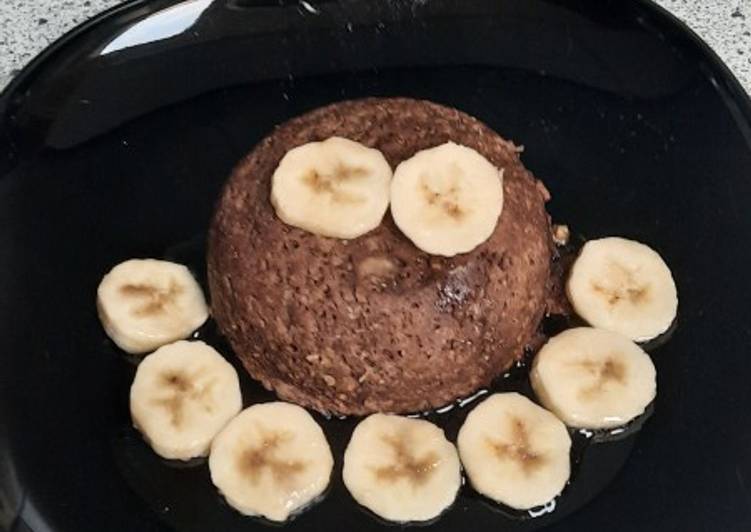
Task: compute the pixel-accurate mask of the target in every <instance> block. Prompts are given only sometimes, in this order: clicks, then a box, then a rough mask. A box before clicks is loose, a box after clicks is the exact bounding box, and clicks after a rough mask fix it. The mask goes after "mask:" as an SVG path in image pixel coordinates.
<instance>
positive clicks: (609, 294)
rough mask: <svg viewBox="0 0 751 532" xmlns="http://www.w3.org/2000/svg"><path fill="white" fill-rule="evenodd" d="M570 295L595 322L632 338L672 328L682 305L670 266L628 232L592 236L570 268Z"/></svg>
mask: <svg viewBox="0 0 751 532" xmlns="http://www.w3.org/2000/svg"><path fill="white" fill-rule="evenodd" d="M566 291H567V293H568V297H569V300H570V301H571V304H572V305H573V307H574V310H576V313H577V314H579V316H581V317H582V318H584V320H586V321H587V322H588V323H589V324H590V325H592V326H594V327H599V328H602V329H608V330H610V331H615V332H619V333H621V334H624V335H626V336H628V337H629V338H631V339H632V340H634V341H637V342H641V341H646V340H650V339H652V338H654V337H656V336H658V335H660V334H662V333H664V332H665V331H667V330H668V328H669V327H670V325H671V324H672V323H673V320H674V319H675V315H676V312H677V310H678V294H677V291H676V288H675V281H673V276H672V275H671V273H670V269H669V268H668V267H667V265H666V264H665V262H664V261H663V260H662V258H661V257H660V255H658V254H657V252H655V251H654V250H652V249H651V248H649V247H648V246H645V245H644V244H640V243H639V242H634V241H633V240H627V239H625V238H618V237H609V238H602V239H599V240H590V241H589V242H587V243H586V244H585V245H584V247H583V248H582V250H581V253H580V254H579V257H578V258H577V259H576V261H575V262H574V265H573V266H572V268H571V274H570V276H569V279H568V282H567V284H566Z"/></svg>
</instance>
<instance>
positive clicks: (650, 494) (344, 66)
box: [0, 0, 751, 531]
mask: <svg viewBox="0 0 751 532" xmlns="http://www.w3.org/2000/svg"><path fill="white" fill-rule="evenodd" d="M173 4H175V2H170V1H166V2H165V1H154V2H149V3H146V2H141V1H136V2H130V3H128V4H127V5H125V6H122V7H119V8H117V9H114V10H111V11H110V12H109V13H108V14H106V15H103V16H100V17H98V18H97V19H96V20H94V21H92V22H89V23H87V24H85V25H83V26H82V27H80V28H78V29H76V30H75V31H73V32H72V33H70V34H69V35H68V36H66V37H65V38H63V39H62V40H61V41H59V42H58V43H56V44H55V45H54V46H52V47H51V48H49V49H48V50H47V51H46V52H45V53H43V54H42V55H41V56H40V57H39V58H37V59H36V60H35V61H34V62H33V63H32V65H30V66H29V67H28V68H27V69H25V70H24V72H23V73H22V74H21V75H20V76H19V77H18V78H17V79H16V80H15V81H14V82H13V83H12V84H11V86H10V87H8V89H7V90H6V91H5V92H4V93H3V94H2V96H0V421H1V422H0V450H2V455H1V456H2V460H1V461H0V489H1V490H2V491H0V527H2V526H6V527H10V526H11V523H13V525H12V526H13V527H14V528H15V529H17V530H34V531H48V530H53V531H80V530H96V531H100V530H161V529H164V528H175V529H184V530H256V529H258V530H265V529H266V528H265V527H266V525H264V524H262V523H260V522H258V521H256V520H252V519H248V518H242V517H240V516H239V515H238V514H236V513H234V512H233V511H231V510H230V509H229V508H228V507H227V506H226V504H224V503H223V501H222V500H221V498H220V497H219V496H218V495H217V494H216V492H215V491H214V489H213V488H212V486H211V485H210V482H209V478H208V471H207V468H206V466H205V465H204V464H200V463H199V464H192V465H189V466H182V467H181V466H177V465H175V464H170V463H166V462H164V461H161V460H159V459H158V458H157V457H156V456H155V455H154V454H153V453H151V452H150V451H149V450H148V448H147V447H146V445H145V444H144V443H143V442H142V440H141V439H140V437H139V436H138V434H137V433H136V432H135V431H134V430H133V429H132V428H131V427H130V420H129V416H128V411H127V392H128V387H129V385H130V380H131V378H132V375H133V371H134V365H133V362H132V361H131V360H129V359H128V358H126V357H124V356H123V355H122V353H120V352H118V351H117V350H116V349H114V348H113V346H112V344H111V343H110V342H109V341H108V340H107V339H106V337H105V336H104V334H103V332H102V330H101V328H100V326H99V324H98V321H97V318H96V314H95V309H94V304H93V303H94V294H95V289H96V285H97V283H98V281H99V279H100V277H101V275H102V274H103V273H104V272H106V271H107V270H108V269H109V268H110V267H111V266H112V265H113V264H115V263H117V262H118V261H120V260H123V259H125V258H128V257H133V256H157V257H168V258H176V259H181V260H187V261H189V262H191V264H193V265H194V267H195V268H198V269H199V270H200V269H201V268H202V263H203V261H202V259H201V255H202V249H203V235H204V233H205V230H206V227H207V223H208V220H209V216H210V214H211V211H212V205H213V203H214V201H215V198H216V196H217V194H218V191H219V188H220V186H221V184H222V182H223V180H224V179H225V176H226V175H227V174H228V172H229V170H230V168H231V167H232V165H233V164H234V162H235V161H236V160H238V159H239V158H240V157H241V156H242V155H243V154H244V153H245V152H246V151H247V150H248V149H249V148H250V147H251V146H252V145H253V144H254V143H255V142H257V141H258V140H259V139H260V138H262V136H263V135H264V134H265V133H267V132H268V131H269V130H270V129H271V128H272V127H273V126H274V125H275V124H277V123H279V122H281V121H283V120H285V119H287V118H289V117H291V116H293V115H296V114H299V113H301V112H303V111H305V110H308V109H311V108H314V107H316V106H319V105H322V104H325V103H329V102H332V101H336V100H340V99H345V98H355V97H360V96H366V95H407V96H416V97H421V98H428V99H431V100H435V101H438V102H442V103H446V104H449V105H452V106H455V107H458V108H460V109H462V110H464V111H466V112H468V113H470V114H473V115H475V116H477V117H479V118H480V119H482V120H484V121H485V122H487V123H488V124H490V125H491V126H492V127H494V128H495V129H497V130H498V131H499V132H500V133H501V134H503V135H504V136H506V137H508V138H511V139H513V140H515V141H516V142H518V143H521V144H523V145H524V146H525V147H526V151H525V153H524V157H523V158H524V161H525V163H526V165H527V166H528V167H529V168H530V169H532V170H533V171H534V172H535V173H536V174H537V175H538V176H540V177H541V178H542V179H543V180H544V181H545V183H546V184H547V185H548V187H549V188H550V189H551V191H552V193H553V198H554V199H553V201H552V203H551V204H550V209H551V212H552V214H553V217H554V218H555V219H556V220H559V221H565V222H567V223H568V224H570V225H571V227H572V228H573V229H574V230H575V231H576V232H577V233H581V234H584V235H587V236H591V237H594V236H599V235H611V234H615V235H624V236H627V237H631V238H635V239H638V240H641V241H644V242H646V243H649V244H651V245H652V246H654V247H655V248H657V249H659V250H660V251H661V253H662V254H663V256H664V257H665V258H666V260H667V262H668V263H669V264H670V265H671V266H672V268H673V271H674V273H675V276H676V278H677V283H678V286H679V291H680V296H681V307H680V317H679V321H680V325H679V327H678V329H677V332H676V333H675V335H674V337H673V338H672V340H671V341H670V342H669V343H668V344H666V345H664V346H663V347H661V348H659V349H658V350H657V351H655V352H653V355H654V360H655V362H656V365H657V368H658V378H659V395H658V400H657V404H656V406H655V413H654V415H653V417H652V418H651V419H650V420H648V422H647V423H646V425H645V427H644V429H643V430H642V431H641V433H640V435H639V437H638V439H637V440H638V441H636V444H635V445H633V444H634V438H627V439H626V440H622V441H621V442H618V443H611V444H600V445H597V446H594V447H590V449H594V450H591V451H587V452H588V453H590V455H588V456H585V459H584V462H583V465H582V466H581V467H577V476H576V478H575V479H574V481H573V483H572V485H571V487H570V488H569V489H567V491H566V492H565V493H564V495H563V497H562V498H561V499H560V500H559V501H558V507H557V509H556V510H555V511H554V512H553V513H552V514H548V515H546V516H544V517H542V518H540V519H534V520H532V519H528V520H525V521H513V520H511V519H509V518H508V517H507V516H505V515H504V514H502V513H498V509H497V508H493V507H492V506H491V505H488V504H487V503H485V502H483V501H481V500H479V499H478V498H476V497H473V496H472V494H471V492H470V490H468V489H466V488H465V489H464V490H463V493H462V495H461V497H460V499H459V500H458V501H457V503H456V504H455V506H454V507H453V508H452V509H451V510H450V511H449V512H448V513H447V514H446V515H444V516H443V517H442V518H441V519H439V520H438V521H437V522H436V523H435V524H433V525H431V526H430V529H435V530H478V531H479V530H507V529H512V528H513V529H527V530H529V529H533V528H538V527H539V526H541V525H544V524H551V523H554V524H553V526H552V528H553V529H555V530H597V529H608V530H614V531H617V530H637V529H638V530H749V529H751V415H750V414H749V411H750V410H751V408H750V405H751V385H749V382H751V363H749V361H748V358H749V345H751V326H749V325H748V323H747V322H746V315H745V314H746V312H747V307H748V302H749V295H751V290H749V288H748V283H749V281H748V279H747V278H746V274H747V272H748V263H749V260H751V252H749V244H750V242H749V240H750V237H749V235H751V215H749V212H748V207H747V205H746V203H745V202H746V201H749V199H751V105H750V104H749V100H748V98H747V97H746V95H745V94H744V93H743V91H742V89H741V88H740V87H739V85H738V83H737V82H736V81H735V80H734V79H733V78H732V76H731V75H730V74H729V73H728V71H727V69H726V68H725V67H724V66H723V65H722V64H721V63H720V62H719V61H718V60H717V58H716V57H715V56H714V55H713V54H712V53H711V52H710V51H709V50H708V49H707V48H706V46H705V45H703V44H702V43H701V42H700V41H699V40H698V39H697V38H696V37H695V36H694V35H693V34H691V33H690V32H689V31H688V30H686V28H685V27H683V26H681V25H680V24H679V23H677V22H676V21H675V20H674V19H673V18H671V17H670V16H668V15H667V14H665V13H664V12H663V11H661V10H660V9H658V8H657V7H655V6H654V5H652V4H650V3H647V2H644V1H639V0H636V1H630V2H623V1H620V0H611V1H606V0H570V1H562V0H503V1H499V0H464V1H459V0H456V1H453V2H452V1H443V0H435V1H425V0H422V1H417V0H414V1H407V0H403V1H399V0H388V1H387V0H382V1H378V2H376V1H372V2H371V1H364V0H354V1H344V0H342V1H340V2H335V1H321V0H309V1H308V2H302V1H301V2H286V1H282V0H279V1H268V2H264V1H260V0H259V1H254V0H216V1H214V2H210V1H208V0H206V1H203V0H195V1H190V2H183V3H181V4H178V5H176V6H174V7H172V6H173ZM199 273H200V271H199ZM202 333H203V334H207V335H208V339H209V340H210V341H212V342H213V343H215V344H216V345H218V346H219V347H220V348H221V349H223V351H224V352H225V353H228V350H227V349H226V346H224V344H222V343H221V341H220V340H219V339H218V338H216V337H215V336H214V335H213V334H212V333H211V330H210V327H209V328H208V329H207V330H206V331H203V332H202ZM244 387H245V392H246V401H252V400H254V399H255V398H257V397H258V394H259V393H260V392H259V391H258V389H257V386H255V385H254V384H253V383H252V382H250V380H249V379H245V381H244ZM459 418H460V416H454V417H453V418H451V417H449V418H445V419H449V420H450V421H442V423H446V424H447V425H448V427H449V433H450V434H451V433H452V432H451V431H452V430H455V426H456V423H457V422H458V419H459ZM442 419H443V418H442ZM451 420H452V421H451ZM353 423H354V422H353V421H352V420H349V421H343V422H342V421H336V420H334V421H330V422H327V423H326V431H327V435H328V437H329V439H330V440H331V442H332V446H333V447H334V452H335V456H336V459H337V463H338V467H340V466H341V456H342V450H343V447H344V445H345V444H346V441H347V439H348V437H349V434H350V431H351V428H352V426H353ZM452 424H453V425H452ZM451 427H454V428H453V429H452V428H451ZM632 445H633V447H634V449H635V451H634V452H633V454H632V455H631V457H630V458H629V459H628V462H627V465H626V467H624V468H623V469H622V471H621V472H620V474H618V475H617V478H615V479H614V480H612V482H610V480H611V477H614V476H615V474H616V472H617V471H618V469H619V468H620V466H621V463H622V462H623V460H624V459H625V458H626V455H627V451H628V449H629V448H631V446H632ZM338 475H339V469H337V470H335V477H334V483H333V487H332V489H331V491H330V493H329V494H328V495H327V497H326V499H325V500H324V501H323V502H322V503H321V504H319V505H317V506H316V507H314V508H313V509H311V510H310V511H308V512H306V513H304V514H303V515H301V516H300V517H299V518H298V519H296V520H294V521H293V522H292V523H291V524H290V525H288V528H289V529H293V530H333V529H341V530H354V529H358V530H362V531H366V530H376V529H382V528H383V527H384V525H383V524H381V523H380V522H378V521H377V520H376V519H374V518H373V517H372V516H370V515H368V514H366V513H365V512H364V511H362V510H361V509H359V508H358V507H357V506H356V505H355V504H354V503H353V502H352V501H351V499H350V498H349V496H348V495H347V493H346V491H345V490H344V488H343V486H342V485H341V482H340V481H339V477H338ZM605 485H607V487H604V489H602V493H601V494H600V495H599V496H598V497H597V499H596V500H595V501H593V502H592V503H590V504H588V505H587V506H586V508H584V509H582V510H581V511H578V512H575V513H572V511H573V510H575V509H577V508H578V507H580V506H582V505H583V504H584V503H585V502H587V501H588V500H589V499H590V498H591V497H592V496H594V495H595V494H596V493H597V492H599V491H601V488H602V487H603V486H605ZM566 514H571V515H568V516H566V518H565V519H561V518H562V517H564V516H565V515H566ZM16 516H18V517H16Z"/></svg>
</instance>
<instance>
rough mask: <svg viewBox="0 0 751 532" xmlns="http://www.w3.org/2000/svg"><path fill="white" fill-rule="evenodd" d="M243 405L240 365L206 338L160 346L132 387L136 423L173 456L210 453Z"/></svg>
mask: <svg viewBox="0 0 751 532" xmlns="http://www.w3.org/2000/svg"><path fill="white" fill-rule="evenodd" d="M241 408H242V396H241V394H240V383H239V381H238V378H237V372H236V371H235V368H233V367H232V365H231V364H230V363H229V362H227V361H226V360H224V358H222V356H221V355H220V354H219V353H217V352H216V351H215V350H214V349H213V348H212V347H209V346H208V345H206V344H205V343H203V342H186V341H184V340H181V341H179V342H175V343H174V344H169V345H165V346H163V347H160V348H159V349H157V350H156V351H155V352H154V353H152V354H151V355H149V356H147V357H146V358H145V359H143V361H142V362H141V363H140V364H139V365H138V370H137V371H136V377H135V379H134V380H133V385H132V386H131V388H130V414H131V417H132V419H133V425H135V427H136V428H137V429H138V430H140V431H141V433H142V434H143V436H144V438H145V439H146V441H147V442H149V444H150V445H151V447H152V448H153V449H154V451H156V453H157V454H159V455H160V456H163V457H164V458H169V459H178V460H189V459H191V458H195V457H197V456H206V455H207V454H208V451H209V446H210V445H211V440H212V439H213V438H214V436H215V435H216V434H217V433H218V432H219V431H220V430H221V428H222V427H223V426H224V425H225V424H226V423H227V422H228V421H229V420H230V419H232V418H233V417H234V416H235V415H236V414H237V413H238V412H239V411H240V409H241Z"/></svg>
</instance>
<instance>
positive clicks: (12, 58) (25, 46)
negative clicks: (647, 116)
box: [0, 0, 751, 93]
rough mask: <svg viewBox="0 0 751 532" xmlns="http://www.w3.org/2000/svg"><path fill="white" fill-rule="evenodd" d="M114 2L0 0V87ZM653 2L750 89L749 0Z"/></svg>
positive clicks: (112, 0) (750, 32)
mask: <svg viewBox="0 0 751 532" xmlns="http://www.w3.org/2000/svg"><path fill="white" fill-rule="evenodd" d="M624 1H626V0H624ZM118 3H120V0H36V1H34V2H29V1H28V0H2V1H1V2H0V88H2V87H5V85H6V84H7V83H8V82H9V81H10V79H11V78H12V77H13V75H15V74H16V73H17V72H18V71H19V69H21V68H22V67H23V66H24V65H25V64H26V63H28V62H29V61H30V60H31V59H32V58H33V57H34V56H35V55H36V54H38V53H39V52H40V51H41V50H43V49H44V48H45V47H46V46H48V45H49V44H50V43H52V42H53V41H54V40H55V39H57V38H58V37H60V36H61V35H62V34H63V33H65V32H66V31H68V30H69V29H71V28H72V27H74V26H76V25H77V24H80V23H81V22H83V21H84V20H86V19H87V18H90V17H92V16H94V15H96V14H97V13H99V12H101V11H103V10H105V9H107V8H110V7H112V6H115V5H117V4H118ZM657 3H658V4H660V5H661V6H663V7H664V8H666V9H667V10H668V11H670V12H672V13H673V14H675V15H676V16H677V17H678V18H680V19H681V20H683V21H684V22H686V23H687V24H688V25H689V26H690V27H691V28H692V29H693V30H694V31H695V32H696V33H698V34H699V35H700V36H701V37H702V38H703V39H704V40H705V41H707V42H708V43H709V45H710V46H711V47H712V48H713V49H714V50H715V51H716V52H717V54H718V55H719V56H720V57H721V58H722V59H723V60H724V61H725V63H727V65H728V66H729V67H730V70H732V71H733V73H734V74H735V76H736V77H737V78H738V79H739V80H740V81H741V83H742V84H743V86H744V87H745V89H746V91H748V92H749V93H751V0H700V1H693V0H658V1H657Z"/></svg>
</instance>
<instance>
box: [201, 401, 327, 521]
mask: <svg viewBox="0 0 751 532" xmlns="http://www.w3.org/2000/svg"><path fill="white" fill-rule="evenodd" d="M333 465H334V459H333V457H332V456H331V449H329V444H328V443H327V442H326V437H325V436H324V434H323V431H322V430H321V427H319V426H318V424H317V423H316V422H315V421H314V420H313V418H312V417H311V415H310V414H308V413H307V412H306V411H305V410H304V409H303V408H300V407H299V406H296V405H293V404H289V403H281V402H275V403H263V404H257V405H253V406H251V407H250V408H246V409H245V410H243V411H242V412H241V413H240V414H239V415H238V416H237V417H236V418H235V419H233V420H232V421H230V422H229V423H228V424H227V426H226V427H225V428H224V430H222V432H220V433H219V435H218V436H217V437H216V438H215V439H214V443H213V444H212V446H211V455H210V456H209V469H210V470H211V481H212V482H213V483H214V485H215V486H216V487H217V488H218V489H219V491H221V492H222V494H223V495H224V497H225V498H226V499H227V502H228V503H229V504H230V506H232V507H233V508H235V509H236V510H237V511H239V512H240V513H242V514H245V515H256V516H258V515H260V516H263V517H265V518H267V519H270V520H272V521H284V520H286V519H287V518H288V517H289V516H290V514H291V513H293V512H295V511H296V510H299V509H301V508H303V507H304V506H307V505H308V504H310V503H312V502H313V501H314V499H316V498H317V497H318V496H319V495H321V494H322V493H323V491H324V490H325V489H326V486H328V484H329V480H330V478H331V469H332V467H333Z"/></svg>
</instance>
